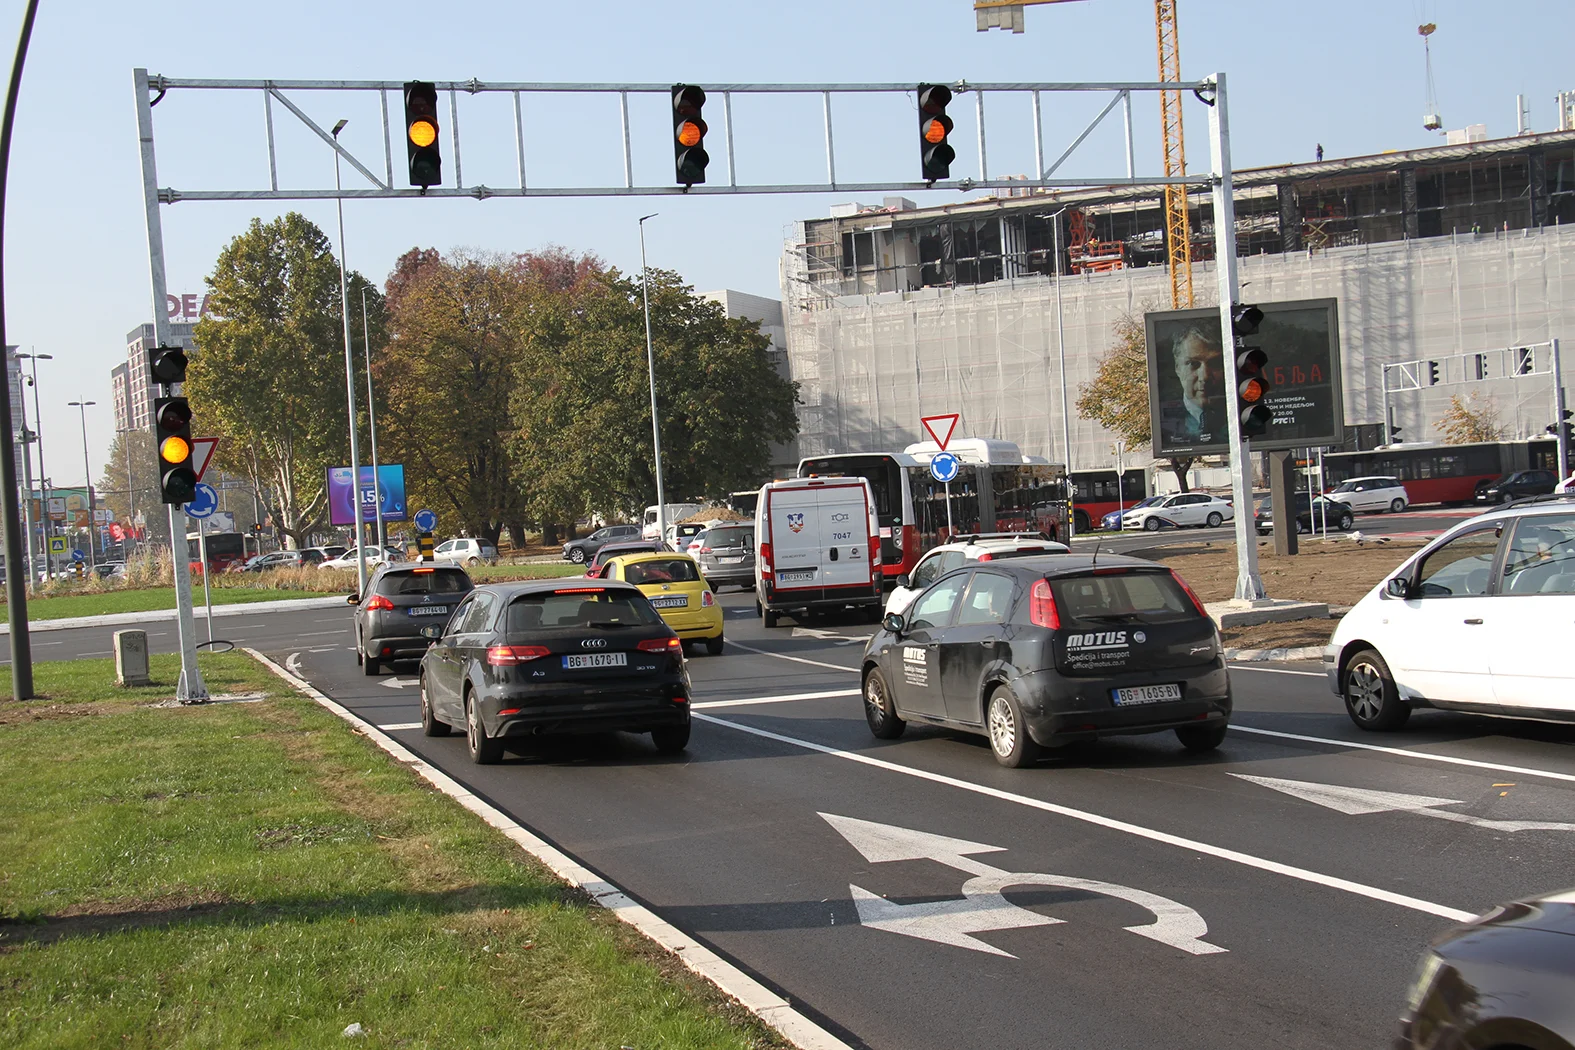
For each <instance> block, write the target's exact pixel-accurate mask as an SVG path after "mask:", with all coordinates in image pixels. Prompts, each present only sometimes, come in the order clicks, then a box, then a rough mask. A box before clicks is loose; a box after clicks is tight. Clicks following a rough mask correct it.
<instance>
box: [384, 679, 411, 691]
mask: <svg viewBox="0 0 1575 1050" xmlns="http://www.w3.org/2000/svg"><path fill="white" fill-rule="evenodd" d="M415 684H416V683H415V682H414V681H413V680H409V679H405V678H388V679H384V681H383V685H384V687H386V688H388V689H403V688H404V687H405V686H407V685H415Z"/></svg>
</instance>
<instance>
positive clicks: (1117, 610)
mask: <svg viewBox="0 0 1575 1050" xmlns="http://www.w3.org/2000/svg"><path fill="white" fill-rule="evenodd" d="M1050 587H1051V589H1052V591H1053V592H1054V594H1055V604H1056V609H1057V611H1058V612H1060V614H1061V619H1062V621H1063V622H1066V621H1073V622H1077V623H1080V624H1109V623H1163V622H1166V621H1169V620H1190V619H1195V618H1196V617H1197V615H1198V610H1197V609H1196V608H1194V607H1193V605H1192V601H1191V599H1189V598H1188V597H1187V595H1186V592H1185V591H1183V590H1182V589H1181V586H1180V585H1179V584H1178V583H1176V578H1175V577H1174V576H1172V575H1171V574H1170V573H1168V572H1127V573H1120V574H1116V573H1112V574H1110V575H1100V576H1070V577H1061V578H1059V579H1052V580H1051V581H1050Z"/></svg>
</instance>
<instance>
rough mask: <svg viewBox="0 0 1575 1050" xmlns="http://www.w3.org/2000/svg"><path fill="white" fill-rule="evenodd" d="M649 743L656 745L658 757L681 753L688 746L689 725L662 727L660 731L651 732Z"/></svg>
mask: <svg viewBox="0 0 1575 1050" xmlns="http://www.w3.org/2000/svg"><path fill="white" fill-rule="evenodd" d="M651 743H653V744H655V745H656V753H657V754H658V755H676V754H680V753H682V751H683V750H684V748H686V747H688V746H689V723H688V722H685V723H684V724H683V725H681V726H663V727H662V728H661V729H653V730H651Z"/></svg>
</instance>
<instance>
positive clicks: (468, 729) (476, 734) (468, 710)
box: [465, 704, 481, 754]
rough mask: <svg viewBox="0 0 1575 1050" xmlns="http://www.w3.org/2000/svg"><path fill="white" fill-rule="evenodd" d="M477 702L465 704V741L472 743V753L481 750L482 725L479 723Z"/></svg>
mask: <svg viewBox="0 0 1575 1050" xmlns="http://www.w3.org/2000/svg"><path fill="white" fill-rule="evenodd" d="M478 717H479V716H478V715H477V714H476V705H475V704H466V705H465V741H466V743H468V744H469V745H470V750H471V753H472V754H474V753H476V752H479V751H480V750H481V726H480V725H479V724H477V718H478Z"/></svg>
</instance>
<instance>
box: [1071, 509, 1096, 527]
mask: <svg viewBox="0 0 1575 1050" xmlns="http://www.w3.org/2000/svg"><path fill="white" fill-rule="evenodd" d="M1072 524H1073V525H1075V526H1076V527H1077V531H1078V532H1093V531H1094V528H1093V525H1092V524H1091V523H1090V522H1089V520H1088V515H1087V514H1086V513H1084V512H1083V511H1080V510H1077V511H1073V512H1072Z"/></svg>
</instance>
